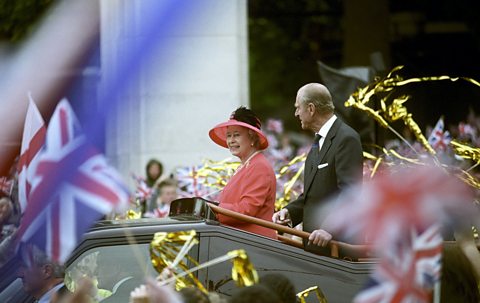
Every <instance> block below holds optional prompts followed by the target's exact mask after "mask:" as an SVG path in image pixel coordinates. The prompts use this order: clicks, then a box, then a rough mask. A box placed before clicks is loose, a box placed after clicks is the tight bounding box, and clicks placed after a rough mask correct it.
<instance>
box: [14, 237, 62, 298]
mask: <svg viewBox="0 0 480 303" xmlns="http://www.w3.org/2000/svg"><path fill="white" fill-rule="evenodd" d="M21 254H22V259H23V260H22V264H21V266H20V268H19V270H18V277H19V278H20V279H22V283H23V288H24V290H25V292H26V293H28V294H30V295H31V296H33V297H34V298H35V299H36V300H37V301H36V302H38V303H49V302H50V301H51V299H52V297H53V296H55V297H56V300H57V301H60V300H62V298H64V297H68V296H70V295H71V293H70V291H69V290H68V289H67V288H66V287H65V284H64V282H63V279H64V277H65V267H64V266H63V265H61V264H58V263H57V262H53V261H51V260H50V259H49V258H48V257H47V255H46V254H45V253H44V252H42V251H41V250H40V249H38V248H37V247H36V246H33V245H28V246H27V245H24V246H23V247H22V248H21Z"/></svg>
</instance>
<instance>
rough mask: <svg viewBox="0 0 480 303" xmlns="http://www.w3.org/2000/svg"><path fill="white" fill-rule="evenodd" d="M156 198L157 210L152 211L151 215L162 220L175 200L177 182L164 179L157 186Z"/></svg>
mask: <svg viewBox="0 0 480 303" xmlns="http://www.w3.org/2000/svg"><path fill="white" fill-rule="evenodd" d="M157 189H158V198H157V203H156V204H157V208H156V209H154V211H153V214H154V216H155V217H157V218H164V217H167V216H168V213H169V212H170V204H171V203H172V201H173V200H175V199H177V197H178V194H177V181H175V180H174V179H170V178H169V179H165V180H163V181H162V182H160V183H159V184H158V186H157Z"/></svg>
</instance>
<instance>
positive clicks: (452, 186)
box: [325, 165, 478, 248]
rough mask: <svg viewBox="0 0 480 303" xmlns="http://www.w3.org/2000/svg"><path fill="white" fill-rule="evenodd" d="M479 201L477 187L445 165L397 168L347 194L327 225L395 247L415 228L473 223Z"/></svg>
mask: <svg viewBox="0 0 480 303" xmlns="http://www.w3.org/2000/svg"><path fill="white" fill-rule="evenodd" d="M473 200H474V197H473V191H472V190H471V188H469V187H468V186H467V185H466V184H465V183H463V182H462V181H460V180H459V179H458V178H457V177H455V176H453V175H451V174H449V173H448V172H446V171H445V170H444V169H443V168H440V167H436V166H429V165H425V166H416V167H413V168H411V167H400V168H398V167H395V168H393V169H391V171H390V172H388V171H386V172H385V173H384V174H382V177H381V178H380V177H379V178H376V179H373V180H370V181H368V182H365V183H364V184H363V185H360V186H356V187H355V186H354V187H352V188H351V189H349V190H348V191H346V192H344V193H342V196H341V197H340V198H339V200H338V201H337V202H338V203H339V204H338V205H336V206H337V207H335V209H333V210H332V211H331V213H330V214H329V216H328V218H327V222H325V224H326V227H328V228H327V230H332V231H333V232H336V233H340V234H343V235H344V236H346V237H347V238H351V237H357V239H358V240H359V241H365V239H367V240H368V242H372V243H373V244H375V245H376V246H377V247H380V248H382V247H392V246H394V245H396V243H397V242H398V239H401V238H404V237H405V238H408V237H409V231H410V228H411V227H414V228H416V229H417V230H425V229H426V228H428V227H429V226H431V225H433V224H440V225H441V226H445V225H447V224H448V225H451V224H466V225H468V224H472V223H473V221H474V220H478V217H477V218H476V217H475V216H476V214H478V209H477V208H476V207H475V206H474V204H473ZM351 222H355V224H352V223H351Z"/></svg>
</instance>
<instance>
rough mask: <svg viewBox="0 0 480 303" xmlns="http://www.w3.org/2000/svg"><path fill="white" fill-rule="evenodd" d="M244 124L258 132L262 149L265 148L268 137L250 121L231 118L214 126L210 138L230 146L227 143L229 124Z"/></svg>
mask: <svg viewBox="0 0 480 303" xmlns="http://www.w3.org/2000/svg"><path fill="white" fill-rule="evenodd" d="M234 125H237V126H243V127H246V128H248V129H251V130H253V131H254V132H256V133H257V135H258V138H259V140H260V149H265V148H267V147H268V140H267V137H265V135H264V134H263V133H262V131H261V130H259V129H258V128H256V127H255V126H252V125H250V124H248V123H245V122H241V121H237V120H235V119H230V120H228V121H227V122H223V123H220V124H218V125H216V126H215V127H214V128H212V129H211V130H210V131H209V132H208V135H209V136H210V139H212V140H213V142H215V143H217V144H218V145H220V146H222V147H225V148H228V145H227V127H229V126H234Z"/></svg>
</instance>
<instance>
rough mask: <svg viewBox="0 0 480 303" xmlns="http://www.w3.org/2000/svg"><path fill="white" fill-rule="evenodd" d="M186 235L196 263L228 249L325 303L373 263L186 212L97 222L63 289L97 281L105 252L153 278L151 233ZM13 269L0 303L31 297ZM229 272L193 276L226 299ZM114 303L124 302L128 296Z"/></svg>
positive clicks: (351, 289)
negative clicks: (83, 278)
mask: <svg viewBox="0 0 480 303" xmlns="http://www.w3.org/2000/svg"><path fill="white" fill-rule="evenodd" d="M177 211H178V209H177ZM202 212H203V213H202ZM171 215H172V214H171ZM189 230H195V231H196V234H197V238H198V240H199V243H198V245H195V246H194V247H193V248H192V249H191V250H190V252H189V256H190V257H191V258H192V259H194V260H196V261H197V262H198V263H200V264H202V263H205V262H207V261H209V260H212V259H214V258H217V257H220V256H223V255H225V254H226V253H228V252H229V251H232V250H237V249H244V250H245V251H246V252H247V254H248V256H249V259H250V261H251V262H252V264H253V265H254V267H255V269H256V270H257V272H258V274H259V276H260V279H261V277H262V275H265V274H268V273H281V274H284V275H285V276H286V277H288V278H289V279H290V281H291V282H292V283H293V284H294V285H295V289H296V291H297V292H299V291H302V290H304V289H307V288H309V287H312V286H319V287H320V289H321V291H322V292H323V293H324V294H325V296H326V298H327V299H328V301H329V302H351V301H352V298H353V297H354V296H355V294H356V293H357V292H358V291H359V290H360V289H361V288H362V286H363V285H364V284H365V282H366V281H367V278H368V275H369V274H370V272H371V271H372V268H373V264H374V263H373V262H370V261H364V262H352V261H347V260H342V259H338V258H332V257H328V256H319V255H315V254H313V253H311V252H307V251H304V250H303V249H301V248H298V247H294V246H291V245H287V244H285V243H282V242H280V241H278V240H274V239H271V238H267V237H264V236H260V235H256V234H252V233H249V232H245V231H242V230H239V229H236V228H232V227H228V226H223V225H220V224H219V223H218V221H216V220H215V219H214V217H213V216H212V214H211V213H208V214H207V215H206V214H205V212H204V211H201V216H199V215H198V213H197V214H194V215H192V211H191V210H190V211H189V212H185V213H184V214H179V213H177V214H175V215H174V216H172V217H170V218H163V219H135V220H115V221H101V222H99V223H97V224H96V225H95V226H94V227H92V228H91V229H90V230H89V232H87V233H86V234H85V236H84V238H83V240H82V242H81V243H80V244H79V245H78V247H77V248H76V249H75V251H74V252H73V253H72V255H71V257H70V259H69V261H68V262H67V271H66V272H67V278H66V280H67V279H68V280H69V281H68V282H67V284H70V283H71V280H72V279H73V280H75V279H76V277H78V276H79V269H80V271H82V272H81V274H82V275H85V274H87V275H91V276H93V277H94V278H95V279H97V280H99V281H101V280H102V272H101V271H99V270H98V269H97V270H95V266H98V264H97V265H95V264H93V263H94V262H92V256H95V255H97V254H99V253H102V254H103V253H106V254H108V255H109V256H111V258H112V260H115V264H118V265H119V266H120V267H122V268H123V269H124V272H126V273H128V274H129V276H131V277H133V279H135V282H136V283H137V284H138V285H140V284H142V283H143V282H144V279H143V278H144V276H145V275H149V276H156V275H158V273H157V272H156V271H155V270H154V268H153V266H152V265H151V262H150V254H149V244H150V242H151V241H152V238H153V235H154V234H155V233H156V232H177V231H189ZM93 259H94V257H93ZM14 264H15V262H14V260H12V262H10V263H8V264H7V266H6V267H5V270H4V269H2V272H1V273H0V276H2V279H1V280H0V281H2V282H0V291H1V293H0V302H32V301H33V300H32V299H31V298H29V297H28V296H27V295H26V294H22V290H21V286H22V284H21V282H19V280H18V279H17V280H15V279H14V277H13V276H12V274H13V272H14V269H15V265H14ZM89 264H90V265H89ZM92 264H93V265H92ZM190 265H191V264H190ZM8 266H10V267H8ZM88 267H90V269H89V268H88ZM231 269H232V263H231V262H223V263H220V264H217V265H212V266H210V267H207V268H205V269H201V270H199V271H197V272H196V277H197V279H198V280H199V281H200V282H201V283H202V284H203V285H204V286H205V287H206V288H208V289H209V290H213V291H216V292H218V293H220V294H224V295H226V296H229V295H230V294H231V293H232V292H233V291H234V290H235V289H236V288H237V286H236V285H235V283H234V281H233V280H232V278H231ZM5 276H6V277H8V280H4V279H7V278H5ZM99 286H100V283H99ZM314 297H315V296H311V298H309V299H308V300H307V302H317V299H315V298H314ZM12 300H13V301H12ZM118 302H128V297H126V298H122V299H119V301H118Z"/></svg>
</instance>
